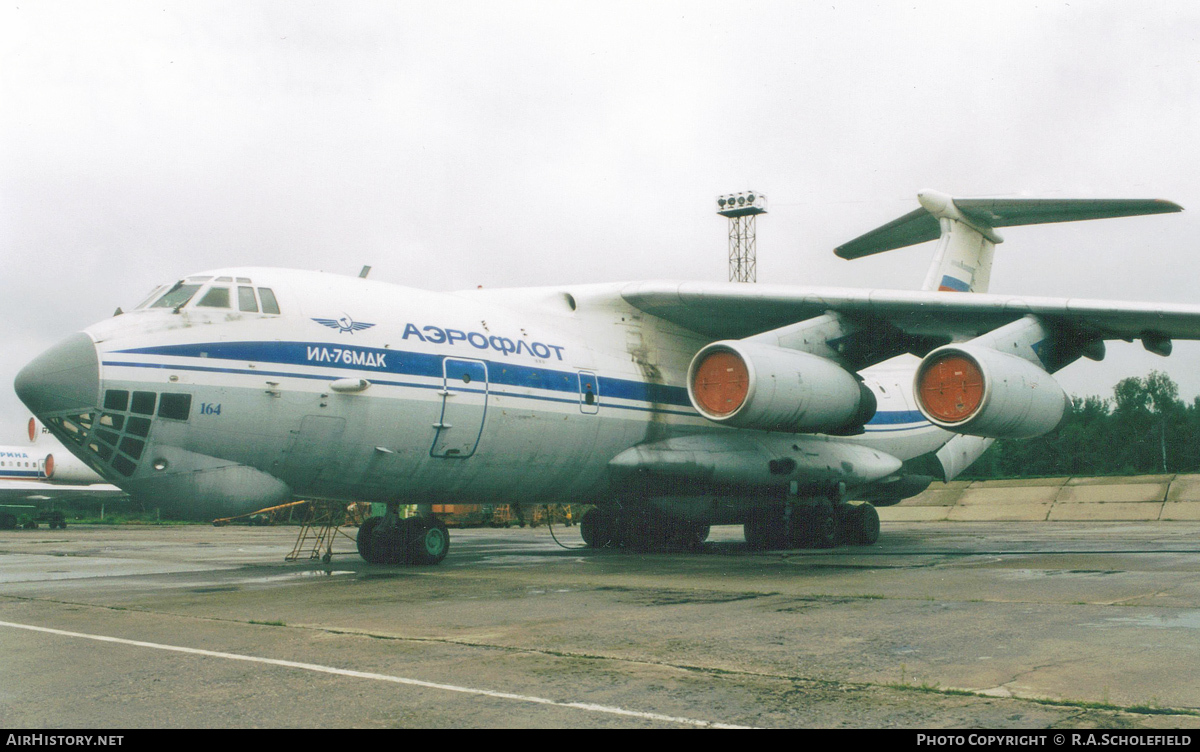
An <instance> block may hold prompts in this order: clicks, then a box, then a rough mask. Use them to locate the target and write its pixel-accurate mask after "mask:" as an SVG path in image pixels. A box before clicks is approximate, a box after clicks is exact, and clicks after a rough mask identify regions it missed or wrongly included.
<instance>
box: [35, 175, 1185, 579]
mask: <svg viewBox="0 0 1200 752" xmlns="http://www.w3.org/2000/svg"><path fill="white" fill-rule="evenodd" d="M742 198H743V199H746V198H750V199H751V202H752V203H753V201H757V200H759V199H758V198H757V197H747V196H744V195H743V196H742ZM919 202H920V208H918V209H916V210H915V211H912V212H911V213H909V214H906V215H904V216H903V217H901V218H899V219H897V220H895V221H893V222H890V223H889V224H886V225H884V226H882V227H880V228H878V229H875V230H873V231H871V232H869V233H867V234H865V235H863V236H861V237H859V238H857V239H855V240H853V241H851V242H849V243H847V244H845V245H843V246H841V247H839V248H838V249H837V250H836V253H837V254H838V255H839V256H841V257H843V258H850V259H852V258H858V257H862V256H866V255H869V254H873V253H879V252H882V251H887V250H891V249H893V248H900V247H903V246H907V245H912V244H915V243H920V242H924V241H929V240H938V244H937V245H936V251H935V259H934V262H933V264H932V266H931V268H930V270H929V273H928V276H927V278H926V281H925V285H924V289H923V290H921V291H894V290H854V289H835V288H815V287H790V286H773V285H746V284H737V283H702V282H690V283H689V282H633V283H625V284H598V285H565V286H562V287H547V288H537V289H507V290H469V291H464V292H452V293H440V292H427V291H424V290H417V289H411V288H407V287H402V286H399V285H394V284H386V283H382V282H375V281H370V280H367V279H365V278H361V277H360V278H354V277H349V276H338V275H331V274H322V273H314V272H306V271H289V270H282V269H272V268H231V269H219V270H215V271H209V272H204V273H201V274H196V275H192V276H188V277H184V278H183V279H180V280H179V281H177V282H174V283H172V284H169V285H164V286H163V287H160V288H159V289H157V290H155V291H154V292H153V293H152V294H151V295H150V296H149V297H148V298H146V300H145V301H144V302H143V303H142V304H141V305H139V306H137V307H136V308H135V309H133V310H131V311H129V312H127V313H124V314H122V315H117V316H114V317H113V318H111V319H109V320H107V321H102V322H100V323H98V324H95V325H93V326H91V327H88V328H87V329H86V330H84V331H83V332H80V333H76V334H73V335H71V336H70V337H68V338H66V339H65V340H63V341H62V342H60V343H59V344H57V345H56V346H54V347H52V348H51V349H50V350H48V351H46V352H45V353H43V354H42V355H40V356H39V357H38V358H36V359H35V360H34V361H33V362H31V363H30V364H29V365H27V366H26V367H25V368H24V369H23V370H22V371H21V373H20V374H19V375H18V376H17V379H16V390H17V393H18V395H19V396H20V398H21V399H22V400H23V401H24V402H25V404H26V405H28V406H29V408H30V409H31V410H33V412H34V414H36V415H37V416H38V417H39V418H40V419H42V420H43V421H45V423H46V425H47V426H48V427H49V429H50V430H51V431H52V432H53V433H54V434H55V435H56V436H57V437H58V438H59V439H60V440H62V442H63V443H64V444H65V445H66V446H68V447H69V448H70V449H71V451H72V452H74V453H75V454H76V455H78V456H79V457H80V458H81V459H82V460H84V461H85V462H87V463H88V464H89V465H90V466H91V467H93V468H94V469H95V470H96V471H97V472H98V473H100V474H101V475H103V476H104V477H105V478H107V479H109V480H111V481H112V482H113V483H115V484H116V485H118V486H120V487H121V488H122V489H124V490H125V491H127V492H128V493H129V494H130V495H131V496H132V497H134V498H135V499H138V498H140V499H144V500H147V501H149V502H150V503H152V504H155V505H159V506H160V507H161V508H163V509H164V510H168V511H174V512H176V513H178V514H186V515H189V516H192V517H196V516H201V515H203V516H208V517H217V516H230V515H236V514H242V513H246V512H250V511H253V510H256V509H260V508H263V507H267V506H270V505H273V504H277V503H281V502H284V501H288V500H292V499H298V498H300V499H326V500H342V501H347V502H349V501H372V502H385V503H386V504H387V505H388V506H387V509H388V511H387V513H386V514H385V515H383V516H379V517H374V518H371V519H370V520H368V521H367V523H366V524H364V525H363V526H362V527H361V528H360V529H359V534H358V548H359V553H360V554H361V555H362V556H363V557H364V558H365V559H367V560H368V561H371V562H381V563H400V562H405V563H434V562H438V561H441V560H442V558H443V557H444V556H445V555H446V552H447V550H448V548H449V535H448V533H447V530H446V527H445V525H444V524H443V523H442V522H440V521H439V520H437V519H436V518H435V517H433V516H432V515H431V514H421V515H418V516H415V517H409V518H403V519H402V518H400V517H399V515H398V514H397V511H398V507H399V505H407V504H417V505H419V506H418V508H419V509H423V510H428V506H420V505H429V504H434V503H443V502H445V503H455V504H470V503H488V504H517V503H519V504H551V503H587V504H594V505H595V507H594V508H593V509H592V510H591V511H590V512H588V514H587V515H585V517H584V518H583V519H582V521H581V533H582V535H583V538H584V540H585V542H586V543H587V544H589V545H591V546H596V547H600V546H610V545H616V546H623V547H630V548H634V549H639V548H644V547H647V546H651V545H656V544H667V543H671V544H675V545H679V544H688V543H695V542H698V541H701V540H703V538H704V537H705V536H706V535H707V534H708V526H709V525H718V524H741V525H743V526H744V530H745V536H746V540H747V542H748V543H749V544H750V546H751V547H754V548H781V547H788V548H791V547H798V546H811V547H830V546H834V545H837V544H839V543H848V544H869V543H873V542H874V541H875V540H876V539H877V537H878V535H879V517H878V514H877V513H876V511H875V508H874V507H875V506H882V505H887V504H892V503H896V502H897V501H899V500H900V499H902V498H905V497H907V496H911V495H913V494H915V493H917V492H919V491H921V490H923V489H924V488H925V487H926V486H927V485H928V484H929V483H930V482H931V480H932V479H933V477H934V476H936V477H937V479H939V480H949V479H951V478H953V477H955V476H956V475H957V474H958V473H960V472H962V470H963V469H965V468H966V467H967V466H968V465H969V464H970V463H971V462H973V461H974V460H975V459H976V458H978V457H979V455H980V454H982V452H983V451H984V450H985V449H986V448H987V446H988V445H989V443H990V442H991V441H993V440H994V439H996V438H1020V437H1032V436H1038V435H1041V434H1044V433H1046V432H1048V431H1050V430H1052V429H1053V428H1054V427H1055V426H1056V425H1057V424H1058V423H1059V422H1060V421H1061V419H1062V417H1063V414H1064V411H1065V409H1066V407H1067V405H1068V400H1069V398H1068V396H1067V395H1066V394H1065V393H1064V391H1063V389H1062V388H1061V387H1060V386H1059V385H1058V384H1057V383H1056V381H1055V380H1054V378H1053V376H1052V374H1053V373H1054V372H1056V371H1058V370H1059V369H1061V368H1063V367H1064V366H1066V365H1067V364H1069V363H1071V362H1073V361H1075V360H1076V359H1078V358H1079V357H1081V356H1082V357H1086V358H1091V359H1093V360H1099V359H1100V358H1102V357H1103V356H1104V351H1105V350H1104V343H1105V340H1108V339H1121V340H1127V341H1132V340H1135V339H1136V340H1140V341H1141V342H1142V344H1143V345H1144V346H1145V347H1146V348H1147V349H1148V350H1150V351H1152V352H1155V353H1158V354H1160V355H1167V354H1169V352H1170V350H1171V343H1172V339H1175V338H1183V339H1200V306H1183V305H1161V304H1141V303H1125V302H1102V301H1087V300H1076V299H1065V298H1061V299H1060V298H1029V297H1019V296H1013V295H994V294H988V293H987V288H988V279H989V276H990V271H991V266H992V257H993V251H994V248H995V245H996V244H997V243H999V242H1001V238H1000V237H999V235H998V234H997V232H996V228H1002V227H1006V226H1013V225H1026V224H1036V223H1044V222H1067V221H1074V220H1082V219H1101V218H1109V217H1122V216H1132V215H1140V214H1158V213H1165V212H1176V211H1180V207H1179V206H1177V205H1175V204H1173V203H1170V202H1167V201H1161V200H1126V199H1104V200H1093V199H1071V200H1057V199H1056V200H1045V199H953V198H951V197H949V196H946V195H943V194H939V193H935V192H925V193H922V194H920V195H919ZM928 468H932V471H930V470H929V469H928Z"/></svg>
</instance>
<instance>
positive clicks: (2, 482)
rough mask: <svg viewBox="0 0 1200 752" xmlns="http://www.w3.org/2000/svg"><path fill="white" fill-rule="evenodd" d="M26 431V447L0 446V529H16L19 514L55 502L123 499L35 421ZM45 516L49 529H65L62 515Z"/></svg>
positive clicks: (124, 495)
mask: <svg viewBox="0 0 1200 752" xmlns="http://www.w3.org/2000/svg"><path fill="white" fill-rule="evenodd" d="M28 431H29V444H28V445H24V446H12V445H10V446H0V530H11V529H13V528H15V527H17V523H18V520H19V514H20V513H22V512H27V511H28V510H30V509H34V510H36V509H37V508H38V507H40V506H44V505H47V504H50V503H53V502H56V501H73V500H101V501H108V500H117V499H123V498H126V496H127V494H126V493H125V492H124V491H122V490H121V489H120V488H117V487H116V486H114V485H113V484H111V483H106V482H105V481H104V478H102V477H100V475H99V474H98V473H96V471H94V470H92V469H91V468H90V467H88V466H87V465H86V464H84V463H83V462H81V461H80V460H79V459H78V458H76V457H75V456H74V455H73V454H71V453H70V452H69V451H67V449H66V448H65V447H63V446H62V445H61V444H59V443H58V441H57V440H56V439H54V437H52V436H45V435H44V433H45V431H44V428H43V427H42V426H41V425H39V424H38V422H37V421H36V420H35V419H34V418H30V419H29V427H28ZM30 516H37V515H36V514H33V515H30ZM47 516H48V517H49V522H50V526H51V527H56V528H65V527H66V526H67V522H66V518H65V517H64V516H63V515H62V513H61V512H57V513H55V512H51V513H49V514H48V515H47Z"/></svg>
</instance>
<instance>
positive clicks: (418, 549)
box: [404, 517, 450, 564]
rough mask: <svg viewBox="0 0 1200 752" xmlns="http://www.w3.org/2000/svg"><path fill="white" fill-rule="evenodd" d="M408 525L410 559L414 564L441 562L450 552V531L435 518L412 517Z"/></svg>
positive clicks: (407, 536)
mask: <svg viewBox="0 0 1200 752" xmlns="http://www.w3.org/2000/svg"><path fill="white" fill-rule="evenodd" d="M404 521H405V522H407V523H409V524H408V525H407V531H406V532H407V535H406V536H404V537H406V538H407V539H408V560H409V561H410V562H411V563H413V564H440V563H441V561H442V560H443V559H445V558H446V554H448V553H449V552H450V531H449V530H448V529H447V528H446V523H444V522H442V521H441V520H439V519H437V518H436V517H434V518H422V517H411V518H409V519H408V520H404Z"/></svg>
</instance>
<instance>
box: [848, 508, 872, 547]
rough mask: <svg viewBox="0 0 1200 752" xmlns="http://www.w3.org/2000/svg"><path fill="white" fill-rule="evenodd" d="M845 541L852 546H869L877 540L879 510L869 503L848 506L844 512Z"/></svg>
mask: <svg viewBox="0 0 1200 752" xmlns="http://www.w3.org/2000/svg"><path fill="white" fill-rule="evenodd" d="M845 535H846V542H847V543H849V544H850V545H852V546H870V545H872V544H873V543H875V542H876V541H878V540H879V512H877V511H876V510H875V507H874V506H872V505H871V504H867V503H863V504H859V505H858V506H854V507H851V508H850V511H849V512H848V513H847V514H846V533H845Z"/></svg>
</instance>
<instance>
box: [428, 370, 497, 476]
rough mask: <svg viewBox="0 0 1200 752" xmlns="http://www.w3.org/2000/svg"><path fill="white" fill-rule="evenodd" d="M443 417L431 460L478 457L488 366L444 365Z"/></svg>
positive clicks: (485, 400) (440, 420) (485, 402)
mask: <svg viewBox="0 0 1200 752" xmlns="http://www.w3.org/2000/svg"><path fill="white" fill-rule="evenodd" d="M442 373H443V376H444V379H443V381H442V391H441V395H442V415H441V418H440V419H439V420H438V422H437V423H434V424H433V427H434V428H435V429H437V434H436V435H435V436H434V437H433V446H432V447H431V448H430V450H429V454H430V456H433V457H443V458H445V459H462V458H466V457H470V456H471V455H473V454H475V448H476V447H477V446H478V445H479V436H480V434H481V433H483V419H484V416H485V415H486V413H487V396H488V376H487V364H486V363H484V362H483V361H482V360H463V359H459V358H446V359H445V360H444V361H442Z"/></svg>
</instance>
